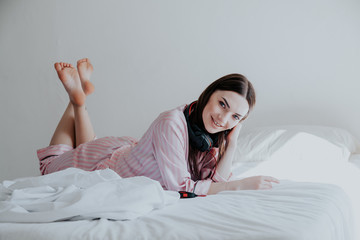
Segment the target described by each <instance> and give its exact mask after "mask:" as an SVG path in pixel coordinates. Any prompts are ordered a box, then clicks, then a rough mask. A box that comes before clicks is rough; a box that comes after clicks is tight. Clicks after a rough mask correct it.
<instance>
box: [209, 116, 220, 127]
mask: <svg viewBox="0 0 360 240" xmlns="http://www.w3.org/2000/svg"><path fill="white" fill-rule="evenodd" d="M211 119H212V121H213V123H214V124H215V126H217V127H223V126H222V125H221V124H220V123H218V122H217V121H215V119H214V118H213V117H211Z"/></svg>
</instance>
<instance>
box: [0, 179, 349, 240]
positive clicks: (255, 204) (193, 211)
mask: <svg viewBox="0 0 360 240" xmlns="http://www.w3.org/2000/svg"><path fill="white" fill-rule="evenodd" d="M352 218H353V216H352V209H351V204H350V202H349V198H348V196H347V194H345V192H344V191H343V190H342V189H341V188H339V187H337V186H335V185H332V184H323V183H310V182H292V181H285V180H282V181H281V182H280V184H276V185H274V187H273V189H271V190H258V191H255V190H245V191H226V192H221V193H219V194H217V195H209V196H206V197H198V198H192V199H180V200H179V201H177V202H176V203H175V204H171V205H168V206H165V207H164V208H161V209H155V210H153V211H151V212H150V213H148V214H144V215H143V216H140V217H138V218H136V219H132V220H125V221H114V220H108V219H105V218H100V219H95V220H79V221H58V222H51V223H1V224H0V239H1V240H3V239H4V240H5V239H6V240H19V239H27V240H32V239H34V240H35V239H36V240H42V239H44V240H45V239H46V240H47V239H52V240H57V239H59V240H60V239H62V240H63V239H246V240H260V239H261V240H266V239H277V240H281V239H286V240H288V239H292V240H297V239H299V240H300V239H307V240H310V239H314V240H315V239H316V240H319V239H326V240H331V239H334V240H335V239H336V240H341V239H344V240H345V239H346V240H352V239H354V234H353V231H354V226H353V219H352Z"/></svg>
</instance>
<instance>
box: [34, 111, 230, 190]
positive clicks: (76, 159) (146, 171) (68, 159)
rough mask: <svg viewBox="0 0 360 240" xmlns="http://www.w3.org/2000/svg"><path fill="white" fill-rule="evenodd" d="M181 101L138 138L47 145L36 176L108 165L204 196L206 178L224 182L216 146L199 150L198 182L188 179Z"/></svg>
mask: <svg viewBox="0 0 360 240" xmlns="http://www.w3.org/2000/svg"><path fill="white" fill-rule="evenodd" d="M184 109H185V105H183V106H180V107H178V108H175V109H173V110H170V111H166V112H163V113H161V114H160V115H159V117H158V118H157V119H155V121H154V122H153V123H152V124H151V126H150V127H149V129H148V130H147V131H146V133H145V134H144V135H143V136H142V138H141V139H140V140H139V141H137V140H135V139H133V138H131V137H104V138H99V139H96V140H93V141H90V142H87V143H84V144H81V145H79V146H78V147H77V148H75V149H74V148H72V147H70V146H68V145H63V144H60V145H52V146H48V147H46V148H43V149H40V150H38V151H37V154H38V157H39V160H40V170H41V173H42V174H47V173H51V172H55V171H59V170H62V169H65V168H68V167H77V168H81V169H84V170H88V171H91V170H97V169H104V168H110V169H113V170H114V171H115V172H117V173H118V174H119V175H120V176H121V177H124V178H125V177H134V176H146V177H149V178H152V179H154V180H157V181H159V182H160V184H161V185H162V187H163V188H164V189H167V190H173V191H188V192H193V191H194V192H195V193H196V194H198V195H206V194H207V192H208V190H209V188H210V184H211V182H213V181H214V182H218V181H228V180H229V179H224V178H223V177H221V176H220V175H219V174H217V172H216V169H215V166H216V161H215V159H214V157H213V155H214V156H217V152H218V149H215V148H214V149H212V150H211V152H208V153H206V152H205V153H201V154H199V158H198V159H199V160H198V164H199V169H201V175H202V179H203V180H198V181H193V180H192V179H191V174H190V172H189V170H188V154H189V137H188V131H187V123H186V119H185V116H184V113H183V111H184Z"/></svg>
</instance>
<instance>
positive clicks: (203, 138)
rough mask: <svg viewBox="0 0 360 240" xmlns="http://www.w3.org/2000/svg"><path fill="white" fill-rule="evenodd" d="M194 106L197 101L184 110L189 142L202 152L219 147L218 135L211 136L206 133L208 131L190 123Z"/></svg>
mask: <svg viewBox="0 0 360 240" xmlns="http://www.w3.org/2000/svg"><path fill="white" fill-rule="evenodd" d="M194 104H196V101H195V102H192V103H191V104H190V105H188V106H186V108H185V110H184V115H185V119H186V122H187V126H188V132H189V141H190V144H191V145H192V146H193V147H195V148H196V149H198V150H200V151H201V152H205V151H208V150H210V149H211V148H213V147H217V141H218V135H217V134H211V135H210V134H209V133H207V132H206V130H203V129H201V128H200V127H199V126H198V125H196V124H194V123H190V114H191V113H192V107H193V105H194Z"/></svg>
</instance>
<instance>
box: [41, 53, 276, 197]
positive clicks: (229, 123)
mask: <svg viewBox="0 0 360 240" xmlns="http://www.w3.org/2000/svg"><path fill="white" fill-rule="evenodd" d="M55 69H56V71H57V73H58V76H59V78H60V80H61V82H62V83H63V85H64V87H65V90H66V91H67V93H68V95H69V98H70V103H69V104H68V106H67V108H66V110H65V112H64V114H63V116H62V118H61V120H60V122H59V124H58V126H57V128H56V130H55V132H54V135H53V137H52V139H51V142H50V145H49V146H48V147H46V148H43V149H40V150H38V151H37V154H38V157H39V160H40V170H41V173H42V174H48V173H51V172H55V171H59V170H62V169H65V168H69V167H77V168H81V169H84V170H88V171H92V170H97V169H104V168H110V169H112V170H114V171H116V172H117V173H118V174H119V175H120V176H122V177H133V176H146V177H149V178H152V179H154V180H157V181H159V182H160V183H161V185H162V186H163V188H164V189H167V190H173V191H188V192H194V193H196V194H198V195H206V194H215V193H218V192H220V191H224V190H244V189H270V188H271V187H272V183H278V180H277V179H275V178H273V177H269V176H254V177H249V178H244V179H241V180H234V179H232V178H231V166H232V159H233V156H234V152H235V148H236V146H237V139H238V136H239V133H240V129H241V122H243V121H244V120H245V119H246V117H247V116H248V114H249V112H250V111H251V110H252V108H253V106H254V104H255V91H254V88H253V86H252V84H251V83H250V82H249V81H248V80H247V79H246V77H244V76H243V75H241V74H230V75H227V76H224V77H222V78H220V79H218V80H216V81H215V82H213V83H212V84H210V85H209V86H208V87H207V88H206V89H205V90H204V91H203V93H202V94H201V95H200V97H199V99H198V100H197V101H195V102H193V103H191V104H188V105H183V106H179V107H177V108H175V109H172V110H169V111H165V112H163V113H162V114H160V115H159V117H158V118H157V119H155V121H154V122H153V123H152V124H151V126H150V127H149V129H148V130H147V131H146V133H145V134H144V135H143V136H142V138H141V139H140V140H139V141H137V140H136V139H134V138H131V137H104V138H99V139H96V138H95V134H94V130H93V127H92V124H91V122H90V118H89V115H88V113H87V110H86V107H85V100H86V96H87V95H89V94H91V93H92V92H93V91H94V86H93V84H92V83H91V82H90V76H91V74H92V71H93V66H92V64H91V63H90V61H89V59H87V58H85V59H81V60H79V61H78V62H77V69H76V68H75V67H73V65H71V64H69V63H63V62H60V63H55Z"/></svg>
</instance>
